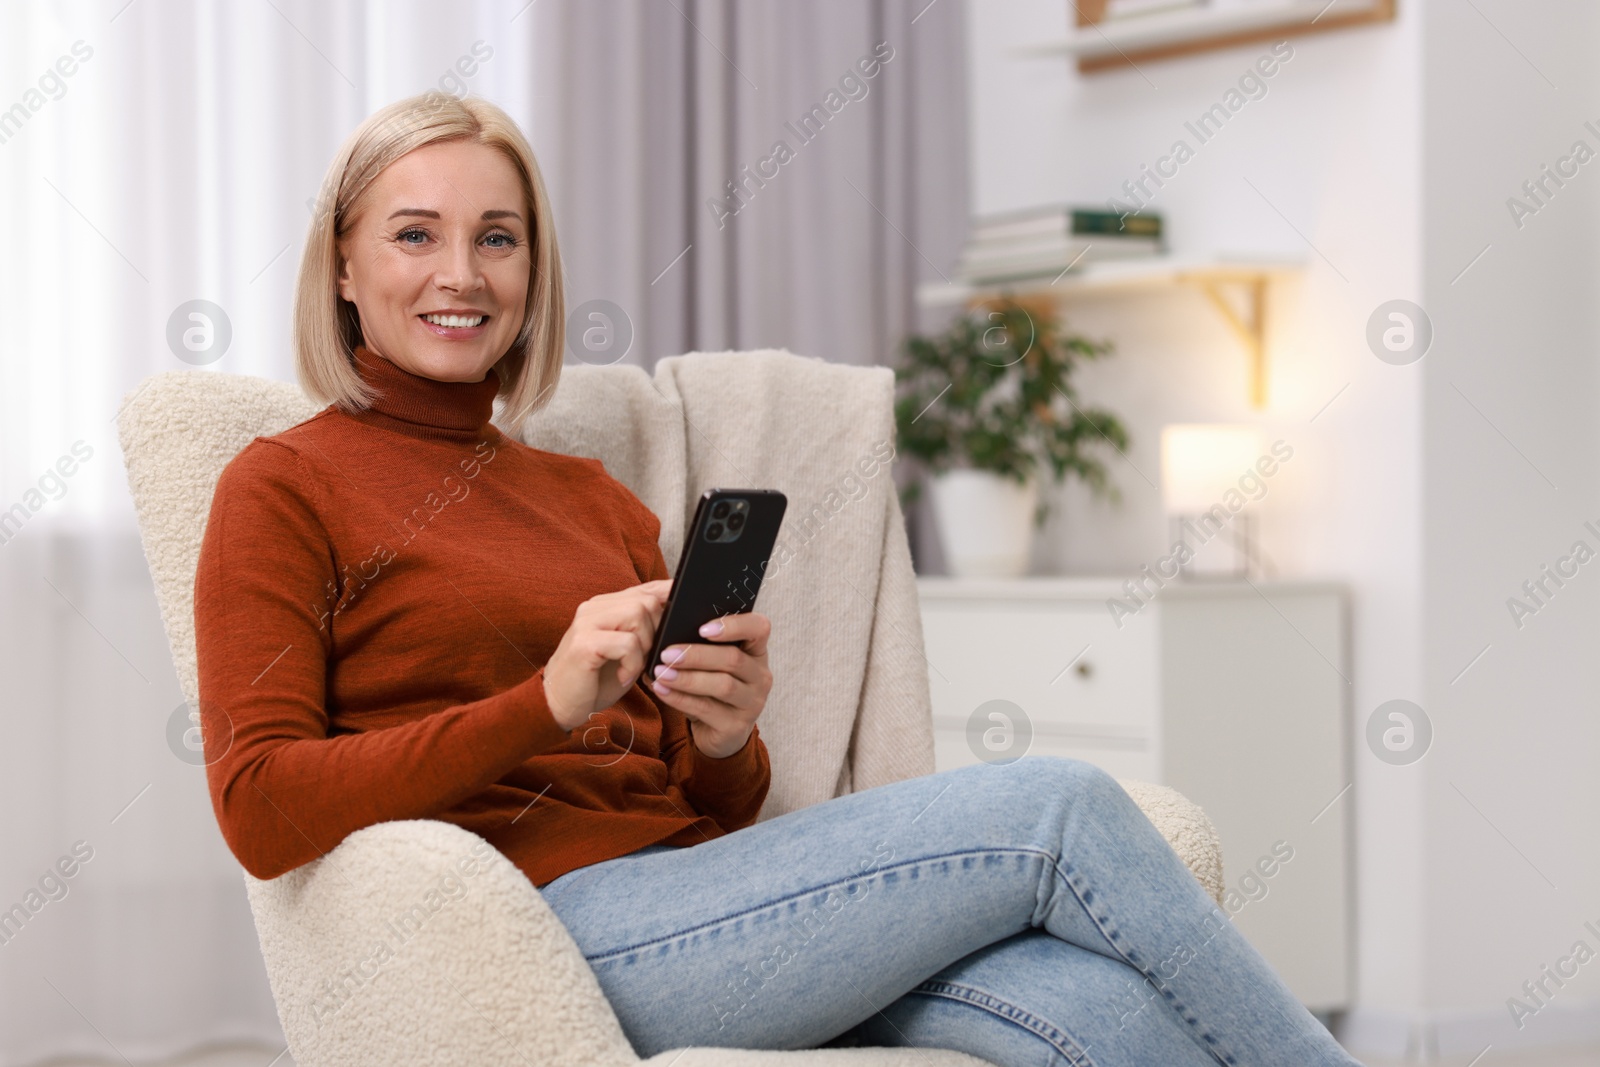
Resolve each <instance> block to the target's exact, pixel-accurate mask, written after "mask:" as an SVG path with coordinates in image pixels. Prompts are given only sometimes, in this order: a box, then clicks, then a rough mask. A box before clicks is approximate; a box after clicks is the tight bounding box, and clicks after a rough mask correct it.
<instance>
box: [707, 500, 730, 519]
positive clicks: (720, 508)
mask: <svg viewBox="0 0 1600 1067" xmlns="http://www.w3.org/2000/svg"><path fill="white" fill-rule="evenodd" d="M728 506H729V505H728V502H727V501H726V500H719V501H717V502H716V503H715V504H713V505H712V506H711V517H712V518H713V519H725V518H727V517H728Z"/></svg>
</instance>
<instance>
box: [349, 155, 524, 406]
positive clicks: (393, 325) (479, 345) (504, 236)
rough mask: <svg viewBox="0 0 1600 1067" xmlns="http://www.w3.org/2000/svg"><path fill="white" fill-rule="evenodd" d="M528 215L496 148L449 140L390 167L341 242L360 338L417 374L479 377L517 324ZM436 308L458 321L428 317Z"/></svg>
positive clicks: (511, 170) (502, 351) (504, 348)
mask: <svg viewBox="0 0 1600 1067" xmlns="http://www.w3.org/2000/svg"><path fill="white" fill-rule="evenodd" d="M528 219H529V212H528V205H527V204H526V203H525V202H524V201H523V197H522V186H521V183H520V182H518V180H517V172H516V170H515V169H514V168H513V167H512V165H511V161H510V160H509V159H507V158H506V157H505V156H504V155H503V154H501V152H500V151H499V150H498V149H495V148H490V147H488V146H487V145H480V144H474V143H472V142H470V141H445V142H440V143H437V144H431V145H427V146H425V147H422V148H418V149H416V150H415V151H412V152H408V153H406V154H405V155H403V156H401V157H400V158H399V159H397V160H395V161H394V162H393V163H391V164H390V165H389V166H388V167H386V168H385V169H384V170H383V172H382V173H380V174H379V175H378V177H377V179H376V180H374V181H373V183H372V185H371V186H370V187H369V188H368V190H367V194H366V200H365V203H364V205H363V206H362V208H361V211H360V214H358V215H357V216H356V217H355V219H354V220H353V221H352V222H351V224H350V227H349V230H348V232H347V233H346V234H345V235H344V236H343V237H341V238H340V239H339V255H340V259H341V260H342V262H343V266H342V267H341V268H340V272H339V295H340V296H342V297H344V299H346V300H348V301H350V302H351V303H352V304H354V305H355V306H356V310H357V311H358V312H359V313H360V316H361V335H362V340H363V341H364V342H365V343H366V346H367V347H368V348H369V349H371V350H372V351H373V352H375V353H377V354H378V355H380V356H383V357H384V358H385V359H388V360H389V361H390V362H391V363H394V364H395V365H396V366H398V367H399V368H400V369H402V370H405V371H409V372H411V373H412V374H416V375H419V376H421V377H424V378H433V379H436V380H438V381H443V382H476V381H482V380H483V376H484V375H485V374H486V373H487V372H488V370H489V368H490V367H492V366H494V365H495V363H497V362H498V361H499V360H500V358H501V357H502V356H504V355H505V354H506V352H507V351H508V350H509V349H510V348H511V344H512V342H513V341H515V340H516V339H517V334H518V333H519V332H520V331H521V330H522V319H523V309H524V307H525V306H526V303H527V297H528V278H529V273H530V271H529V262H530V260H529V249H530V248H531V244H532V242H531V233H530V230H529V224H528ZM441 313H443V314H445V315H454V316H458V317H457V318H446V319H445V321H444V323H442V324H441V323H436V322H430V321H429V320H430V319H434V318H438V317H439V316H440V314H441ZM480 320H481V321H480ZM474 323H475V324H474Z"/></svg>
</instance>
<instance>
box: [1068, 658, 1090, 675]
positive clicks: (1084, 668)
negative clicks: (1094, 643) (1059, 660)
mask: <svg viewBox="0 0 1600 1067" xmlns="http://www.w3.org/2000/svg"><path fill="white" fill-rule="evenodd" d="M1073 670H1075V671H1077V672H1078V677H1079V678H1087V677H1089V676H1090V675H1092V674H1093V673H1094V668H1093V667H1091V666H1090V665H1089V662H1088V661H1087V660H1082V661H1080V662H1079V663H1078V665H1077V666H1076V667H1074V668H1073Z"/></svg>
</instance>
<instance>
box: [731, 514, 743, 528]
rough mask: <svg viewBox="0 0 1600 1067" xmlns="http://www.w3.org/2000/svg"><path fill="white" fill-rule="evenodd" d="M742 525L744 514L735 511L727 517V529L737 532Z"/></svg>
mask: <svg viewBox="0 0 1600 1067" xmlns="http://www.w3.org/2000/svg"><path fill="white" fill-rule="evenodd" d="M743 525H744V512H742V511H736V512H734V513H733V514H732V515H730V516H729V517H728V529H730V530H737V529H738V528H739V527H741V526H743Z"/></svg>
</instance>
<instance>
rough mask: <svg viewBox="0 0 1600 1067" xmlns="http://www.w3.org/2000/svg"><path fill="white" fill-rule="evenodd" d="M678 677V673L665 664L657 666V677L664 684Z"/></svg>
mask: <svg viewBox="0 0 1600 1067" xmlns="http://www.w3.org/2000/svg"><path fill="white" fill-rule="evenodd" d="M677 676H678V672H677V671H675V670H673V669H672V668H671V667H669V666H667V665H666V664H665V663H657V664H656V677H657V678H659V679H661V680H662V681H663V682H670V681H671V680H672V679H674V678H676V677H677Z"/></svg>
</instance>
